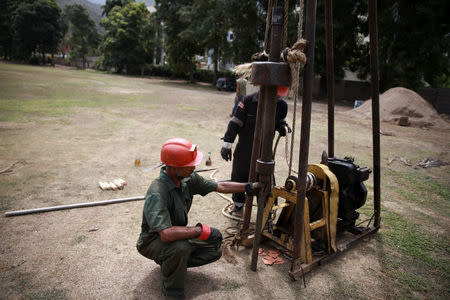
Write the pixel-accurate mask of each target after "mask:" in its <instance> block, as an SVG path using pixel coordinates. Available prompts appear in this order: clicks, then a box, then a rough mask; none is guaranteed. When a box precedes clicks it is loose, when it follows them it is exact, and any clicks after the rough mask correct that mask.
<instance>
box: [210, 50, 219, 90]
mask: <svg viewBox="0 0 450 300" xmlns="http://www.w3.org/2000/svg"><path fill="white" fill-rule="evenodd" d="M218 54H219V48H218V47H216V48H214V54H213V56H214V76H213V82H212V84H213V85H215V84H216V81H217V71H218V69H219V67H218V64H219V55H218Z"/></svg>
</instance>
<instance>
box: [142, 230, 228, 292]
mask: <svg viewBox="0 0 450 300" xmlns="http://www.w3.org/2000/svg"><path fill="white" fill-rule="evenodd" d="M138 251H139V253H140V254H142V255H143V256H145V257H147V258H149V259H151V260H154V261H155V262H156V263H157V264H158V265H160V266H161V273H162V281H163V293H164V295H166V296H184V282H185V278H186V273H187V268H191V267H198V266H202V265H206V264H209V263H212V262H214V261H216V260H218V259H219V258H220V257H221V256H222V250H221V249H220V248H219V249H216V245H215V244H214V245H212V244H210V243H208V242H206V241H202V240H199V239H197V238H195V239H189V240H179V241H174V242H169V243H165V242H162V241H161V240H160V239H156V240H154V241H152V242H151V243H150V244H148V245H147V246H142V247H138Z"/></svg>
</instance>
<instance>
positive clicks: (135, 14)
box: [100, 2, 155, 74]
mask: <svg viewBox="0 0 450 300" xmlns="http://www.w3.org/2000/svg"><path fill="white" fill-rule="evenodd" d="M101 25H102V26H103V27H104V28H105V34H104V36H103V39H102V42H101V44H100V50H101V52H102V54H103V56H104V64H105V65H106V66H110V67H115V68H116V71H117V72H122V70H126V73H127V74H135V73H137V72H138V71H139V70H140V69H141V68H142V67H143V66H144V64H145V62H146V61H148V60H149V56H150V55H149V53H150V50H153V49H152V47H151V45H152V38H153V36H154V34H153V32H154V30H155V29H154V28H153V26H152V25H153V23H152V22H150V16H149V12H148V10H147V8H146V7H145V4H144V3H139V4H136V3H134V2H130V3H129V4H127V5H125V6H123V7H121V6H115V7H114V8H113V9H112V10H111V11H110V13H109V15H108V17H107V18H104V19H102V21H101Z"/></svg>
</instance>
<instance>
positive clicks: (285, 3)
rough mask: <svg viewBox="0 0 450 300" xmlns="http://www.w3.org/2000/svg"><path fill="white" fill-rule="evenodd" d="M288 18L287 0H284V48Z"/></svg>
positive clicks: (284, 46)
mask: <svg viewBox="0 0 450 300" xmlns="http://www.w3.org/2000/svg"><path fill="white" fill-rule="evenodd" d="M288 19H289V0H284V22H283V49H284V48H286V45H287V36H288V28H287V27H288Z"/></svg>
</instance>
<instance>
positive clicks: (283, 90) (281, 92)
mask: <svg viewBox="0 0 450 300" xmlns="http://www.w3.org/2000/svg"><path fill="white" fill-rule="evenodd" d="M287 95H289V87H288V86H278V87H277V96H278V97H285V96H287Z"/></svg>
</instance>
